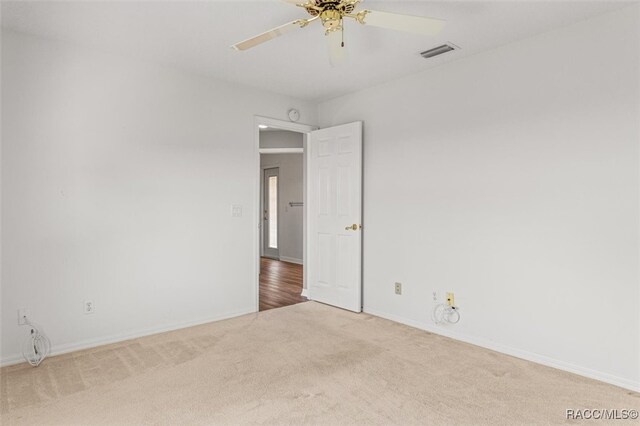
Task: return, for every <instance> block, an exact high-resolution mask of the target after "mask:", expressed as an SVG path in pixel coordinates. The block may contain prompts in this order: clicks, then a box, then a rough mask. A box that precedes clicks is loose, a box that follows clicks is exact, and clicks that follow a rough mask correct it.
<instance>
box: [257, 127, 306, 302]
mask: <svg viewBox="0 0 640 426" xmlns="http://www.w3.org/2000/svg"><path fill="white" fill-rule="evenodd" d="M259 125H265V126H269V127H272V128H274V129H278V130H288V131H291V132H297V133H302V134H303V137H304V147H305V149H304V155H303V160H302V161H303V162H304V170H305V174H304V176H305V177H304V179H305V182H303V191H304V197H303V198H304V199H303V200H302V201H303V202H304V206H303V209H304V211H303V217H304V219H303V220H304V223H305V225H304V226H305V230H304V231H303V238H304V242H303V253H302V259H303V262H304V261H305V260H306V256H307V238H306V223H307V217H306V216H307V210H306V209H307V207H306V205H307V199H306V198H307V183H306V161H307V159H306V157H307V151H308V150H307V149H306V148H307V146H306V145H307V142H308V138H307V135H308V133H310V132H312V131H314V130H318V126H312V125H309V124H300V123H294V122H291V121H284V120H278V119H275V118H269V117H263V116H259V115H256V116H255V117H254V123H253V129H254V151H255V153H254V170H255V173H256V174H255V184H254V198H253V199H254V203H255V205H254V208H253V217H254V219H257V221H258V222H257V226H256V228H255V232H254V233H253V258H254V273H253V276H254V277H255V282H254V285H255V299H256V300H255V312H259V311H260V246H261V239H260V234H261V233H262V222H263V220H262V218H263V216H262V214H261V213H262V212H261V199H262V193H261V192H262V191H261V182H262V179H263V174H262V168H261V167H260V128H259V127H258V126H259ZM305 270H306V268H305ZM302 280H303V286H304V283H306V281H307V280H306V273H305V272H303V277H302Z"/></svg>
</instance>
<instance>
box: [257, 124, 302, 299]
mask: <svg viewBox="0 0 640 426" xmlns="http://www.w3.org/2000/svg"><path fill="white" fill-rule="evenodd" d="M262 120H265V121H267V123H265V122H263V121H262ZM257 121H259V122H258V123H256V127H257V130H258V151H259V169H258V173H259V176H260V191H259V194H260V195H259V225H258V226H259V229H260V232H259V233H258V234H259V238H258V240H259V241H258V244H257V245H258V248H259V251H258V256H257V260H258V295H257V299H258V306H257V308H258V310H259V311H264V310H268V309H273V308H280V307H284V306H289V305H293V304H296V303H301V302H305V301H307V298H306V297H305V296H306V295H305V294H304V293H305V290H304V276H305V265H304V263H305V241H306V237H305V229H306V224H305V213H306V209H305V195H306V188H305V176H306V173H305V167H306V165H305V163H306V160H305V156H304V149H305V139H306V134H307V132H308V131H311V130H313V128H312V127H310V126H304V125H299V124H296V123H287V122H279V121H276V120H271V119H262V118H260V117H258V118H257Z"/></svg>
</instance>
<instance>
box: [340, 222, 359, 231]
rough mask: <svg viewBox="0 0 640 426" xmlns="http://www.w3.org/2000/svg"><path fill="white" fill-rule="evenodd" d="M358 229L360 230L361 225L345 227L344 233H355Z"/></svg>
mask: <svg viewBox="0 0 640 426" xmlns="http://www.w3.org/2000/svg"><path fill="white" fill-rule="evenodd" d="M358 227H360V228H362V225H359V226H358V225H357V224H355V223H354V224H353V225H351V226H347V227H346V228H344V230H345V231H357V230H358Z"/></svg>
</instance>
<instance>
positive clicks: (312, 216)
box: [307, 122, 362, 312]
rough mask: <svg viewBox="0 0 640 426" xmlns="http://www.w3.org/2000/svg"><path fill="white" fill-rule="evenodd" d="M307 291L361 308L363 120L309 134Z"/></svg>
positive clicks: (320, 299)
mask: <svg viewBox="0 0 640 426" xmlns="http://www.w3.org/2000/svg"><path fill="white" fill-rule="evenodd" d="M307 147H308V149H307V153H308V154H307V155H308V157H307V165H308V175H307V185H308V189H307V190H308V195H307V200H308V208H307V217H308V226H307V232H308V238H309V245H308V261H307V279H308V283H307V284H308V285H307V287H308V289H307V291H308V294H309V298H310V299H312V300H317V301H318V302H323V303H327V304H329V305H333V306H337V307H339V308H344V309H348V310H351V311H355V312H360V311H361V310H362V226H361V223H362V122H356V123H350V124H344V125H342V126H336V127H330V128H328V129H321V130H316V131H313V132H311V133H310V135H309V143H308V145H307Z"/></svg>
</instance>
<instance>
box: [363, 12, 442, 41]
mask: <svg viewBox="0 0 640 426" xmlns="http://www.w3.org/2000/svg"><path fill="white" fill-rule="evenodd" d="M362 22H363V23H364V24H366V25H371V26H374V27H381V28H388V29H390V30H396V31H406V32H410V33H416V34H422V35H435V34H438V33H439V32H440V31H441V30H442V28H444V25H445V21H443V20H442V19H436V18H427V17H422V16H411V15H399V14H397V13H389V12H378V11H375V10H368V11H366V14H365V15H364V18H363V19H362Z"/></svg>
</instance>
